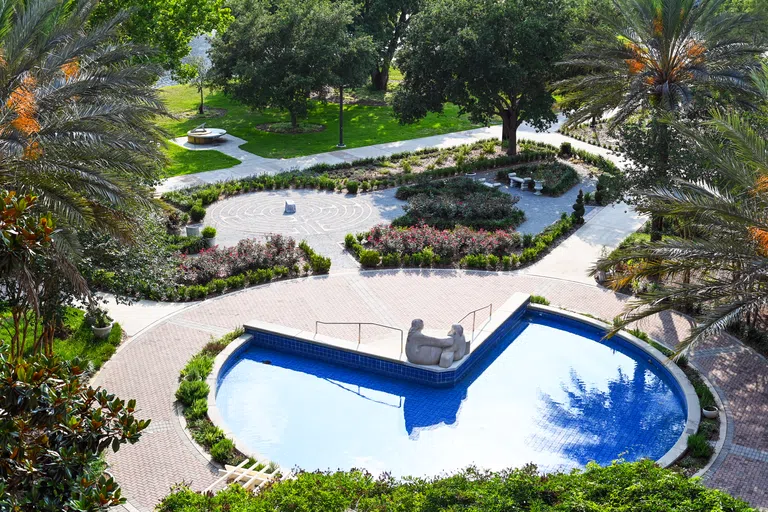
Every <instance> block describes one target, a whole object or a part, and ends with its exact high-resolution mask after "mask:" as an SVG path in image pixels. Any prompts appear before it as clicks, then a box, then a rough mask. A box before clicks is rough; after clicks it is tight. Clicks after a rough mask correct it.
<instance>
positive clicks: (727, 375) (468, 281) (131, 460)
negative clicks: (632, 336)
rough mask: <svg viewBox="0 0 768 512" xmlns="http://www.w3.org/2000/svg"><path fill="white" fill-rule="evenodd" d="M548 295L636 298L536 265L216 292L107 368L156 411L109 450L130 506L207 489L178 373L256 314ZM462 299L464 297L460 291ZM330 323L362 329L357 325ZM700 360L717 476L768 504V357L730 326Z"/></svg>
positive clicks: (437, 313)
mask: <svg viewBox="0 0 768 512" xmlns="http://www.w3.org/2000/svg"><path fill="white" fill-rule="evenodd" d="M516 291H520V292H527V293H536V294H539V295H544V296H546V297H547V298H548V299H549V300H550V301H552V304H553V305H555V306H560V307H564V308H567V309H571V310H574V311H577V312H583V313H589V314H591V315H594V316H596V317H599V318H603V319H611V318H613V317H614V316H616V315H617V314H619V313H620V312H621V310H622V307H623V306H624V304H625V301H626V298H625V297H623V296H620V295H617V294H615V293H613V292H611V291H608V290H605V289H602V288H599V287H597V286H595V285H593V284H586V283H577V282H573V281H566V280H561V279H556V278H552V277H543V276H539V275H534V274H531V273H529V274H525V273H522V272H515V273H490V272H464V271H452V270H439V271H438V270H435V271H372V272H353V273H347V274H337V275H335V276H323V277H312V278H304V279H297V280H292V281H283V282H278V283H272V284H268V285H264V286H260V287H257V288H252V289H249V290H244V291H241V292H238V293H234V294H230V295H225V296H222V297H219V298H217V299H213V300H208V301H205V302H202V303H199V304H197V305H195V306H192V307H189V308H187V309H184V310H182V311H180V312H178V313H176V314H175V315H173V316H171V317H170V318H167V319H165V320H164V321H162V322H161V323H159V324H156V325H154V326H152V327H150V328H149V329H147V330H145V331H144V332H142V333H140V334H139V335H138V336H136V337H134V338H133V339H131V340H130V341H129V342H128V343H127V344H125V345H124V346H122V347H121V349H120V350H119V351H118V353H117V354H115V356H113V358H112V359H111V360H110V361H109V362H108V363H107V364H106V365H105V366H104V368H103V369H102V371H101V372H100V373H99V375H98V377H97V384H98V385H102V386H104V387H106V388H107V389H109V390H110V392H114V393H116V394H117V395H118V396H121V397H126V398H128V397H131V398H136V399H137V402H138V407H139V409H140V410H139V413H138V415H139V416H140V417H146V418H152V424H151V427H150V429H149V431H148V432H146V433H145V434H144V436H143V437H142V439H141V441H140V442H139V443H137V444H136V445H133V446H126V447H124V448H123V449H121V450H120V451H119V452H118V453H116V454H111V455H110V456H109V462H110V464H111V469H112V472H113V473H114V475H115V476H116V478H117V479H118V481H119V482H120V483H121V485H122V486H123V489H124V492H125V495H126V496H128V498H129V499H130V504H131V507H130V508H131V509H134V508H135V509H138V510H151V509H152V508H153V507H154V505H155V504H156V503H157V502H158V500H160V499H161V498H162V497H163V496H165V495H166V494H167V493H168V491H169V490H170V487H171V486H172V485H173V484H175V483H178V482H181V481H184V482H187V483H190V484H191V485H192V487H193V488H195V489H203V488H205V487H206V486H208V485H209V484H210V483H212V482H213V480H214V473H215V467H214V466H213V465H212V464H210V463H209V462H208V461H206V460H205V459H204V458H203V457H202V455H201V454H200V453H199V452H198V451H197V450H196V449H195V447H193V446H192V444H191V443H190V441H189V440H188V438H187V436H186V435H185V433H184V432H183V430H182V428H181V425H180V419H179V416H178V415H177V413H176V410H175V404H174V396H173V394H174V391H175V389H176V387H177V384H178V382H177V377H178V372H179V371H180V369H181V368H182V367H183V366H184V364H185V363H186V361H187V360H188V359H189V357H190V356H191V355H192V354H193V353H195V352H196V351H197V350H199V349H200V348H201V347H202V346H203V345H204V344H205V343H206V342H207V341H208V340H209V339H210V338H211V337H212V336H218V335H221V334H224V333H225V332H228V331H231V330H232V329H234V328H236V327H238V326H240V325H242V324H243V323H244V322H247V321H248V320H251V319H259V320H263V321H268V322H274V323H278V324H282V325H286V326H290V327H296V328H300V329H305V330H311V329H313V328H314V321H315V320H316V319H323V320H350V319H354V320H356V321H371V322H380V323H384V324H388V325H408V323H409V322H410V320H411V319H412V318H413V317H414V316H419V317H422V318H423V319H424V320H425V322H426V323H427V325H446V324H448V323H451V322H453V321H454V320H455V319H456V318H460V317H461V316H462V315H463V314H464V313H466V311H468V310H471V309H474V308H476V307H479V306H482V305H485V304H488V303H489V302H492V303H493V304H500V303H501V302H503V301H504V300H505V299H506V298H507V297H508V296H509V295H510V294H511V293H512V292H516ZM449 298H460V300H449ZM689 326H690V323H689V321H688V320H687V319H686V318H684V317H683V316H681V315H677V314H671V313H667V314H663V315H660V316H658V317H655V318H652V319H648V320H646V321H644V322H642V324H641V325H640V327H641V328H642V329H643V330H645V331H646V332H648V333H649V334H650V335H652V336H653V337H655V338H656V339H658V340H659V341H661V342H663V343H665V344H667V345H669V346H673V345H674V344H675V343H676V342H677V341H678V340H679V339H681V338H682V337H684V336H685V334H686V332H687V330H688V328H689ZM328 334H330V335H334V336H337V337H341V338H347V339H354V337H355V336H356V334H355V333H353V332H344V331H343V330H336V331H334V330H329V332H328ZM693 361H694V362H695V364H697V365H698V366H699V367H700V368H702V370H703V371H704V372H705V373H706V375H707V376H708V377H709V378H710V380H711V381H712V382H713V383H714V384H715V385H716V386H717V387H718V388H719V390H720V394H721V396H722V398H723V400H724V402H725V404H726V406H727V408H728V409H729V411H730V414H729V418H730V419H731V420H732V421H731V423H732V428H730V429H729V438H730V439H728V440H727V442H726V447H725V449H724V450H723V452H722V453H721V456H720V458H719V460H718V461H717V462H716V463H715V464H714V466H713V468H712V469H711V471H710V473H709V474H708V476H707V482H708V483H709V484H711V485H713V486H715V487H720V488H723V489H725V490H727V491H729V492H732V493H734V494H736V495H739V496H741V497H743V498H745V499H747V500H750V501H751V502H752V503H753V504H755V505H762V506H768V491H767V490H766V489H768V428H767V427H766V424H765V421H764V419H765V417H766V413H767V412H768V395H767V394H766V391H767V390H768V364H767V363H766V361H765V360H764V359H762V358H761V357H760V356H757V355H756V354H755V353H754V352H752V351H751V350H748V349H745V348H744V347H743V346H742V345H741V344H740V343H738V342H737V341H736V340H734V339H732V338H730V337H723V338H722V339H719V340H713V341H711V342H709V343H705V344H704V345H702V346H700V347H699V348H698V350H697V354H696V355H695V356H694V358H693Z"/></svg>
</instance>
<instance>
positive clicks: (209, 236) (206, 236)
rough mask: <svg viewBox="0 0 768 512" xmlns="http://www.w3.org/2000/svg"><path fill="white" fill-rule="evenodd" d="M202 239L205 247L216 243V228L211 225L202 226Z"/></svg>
mask: <svg viewBox="0 0 768 512" xmlns="http://www.w3.org/2000/svg"><path fill="white" fill-rule="evenodd" d="M203 240H205V246H206V247H213V246H214V245H216V228H214V227H213V226H206V227H204V228H203Z"/></svg>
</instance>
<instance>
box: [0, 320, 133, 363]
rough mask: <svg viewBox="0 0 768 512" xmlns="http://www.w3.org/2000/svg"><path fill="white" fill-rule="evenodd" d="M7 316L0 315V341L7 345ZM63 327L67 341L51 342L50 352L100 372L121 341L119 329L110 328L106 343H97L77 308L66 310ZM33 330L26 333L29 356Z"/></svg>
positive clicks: (102, 340) (31, 328)
mask: <svg viewBox="0 0 768 512" xmlns="http://www.w3.org/2000/svg"><path fill="white" fill-rule="evenodd" d="M11 325H12V324H11V321H10V313H8V312H4V313H0V341H3V342H7V340H8V338H9V331H8V327H10V326H11ZM64 326H65V331H67V337H66V339H59V338H56V339H54V341H53V352H54V354H56V355H58V356H59V357H61V358H62V359H66V360H70V359H74V358H75V357H80V358H82V359H84V360H86V361H90V362H91V363H93V366H94V368H95V369H99V368H101V365H103V364H104V363H105V362H106V361H107V360H108V359H109V358H110V357H112V354H114V353H115V350H116V349H117V346H118V345H119V344H120V340H121V338H122V333H123V331H122V329H121V328H120V325H119V324H115V325H114V326H113V327H112V332H111V333H110V335H109V336H108V337H107V338H105V339H96V338H95V337H94V335H93V331H92V330H91V327H90V326H89V325H88V324H87V323H86V322H85V313H84V312H83V311H82V310H80V309H77V308H66V311H65V312H64ZM33 330H34V329H33V327H32V326H30V328H29V329H28V332H27V338H26V340H25V344H26V346H27V350H26V352H27V354H29V353H31V352H32V346H33V344H34V334H33Z"/></svg>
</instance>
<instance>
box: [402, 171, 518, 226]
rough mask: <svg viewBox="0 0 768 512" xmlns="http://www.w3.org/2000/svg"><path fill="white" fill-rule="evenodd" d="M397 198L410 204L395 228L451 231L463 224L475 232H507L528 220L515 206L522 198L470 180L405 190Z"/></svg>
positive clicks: (430, 183) (459, 179) (441, 181)
mask: <svg viewBox="0 0 768 512" xmlns="http://www.w3.org/2000/svg"><path fill="white" fill-rule="evenodd" d="M395 197H396V198H397V199H401V200H404V201H408V204H407V205H406V206H405V207H404V210H405V215H403V216H401V217H398V218H397V219H395V220H394V221H392V225H393V226H399V227H405V226H417V225H420V224H426V225H428V226H432V227H435V228H441V229H451V228H453V227H455V226H456V225H457V224H459V225H462V226H467V227H470V228H475V229H507V228H515V227H517V226H519V225H520V224H521V223H522V222H523V221H524V220H525V214H524V213H523V211H522V210H520V209H518V208H517V207H516V206H515V204H516V203H517V202H518V201H519V200H520V198H519V197H516V196H511V195H509V194H506V193H504V192H501V191H499V190H496V189H494V188H490V187H488V186H486V185H483V184H482V183H479V182H477V181H474V180H471V179H468V178H454V179H449V180H434V181H425V182H423V183H418V184H416V185H410V186H403V187H400V188H399V189H398V190H397V193H396V194H395Z"/></svg>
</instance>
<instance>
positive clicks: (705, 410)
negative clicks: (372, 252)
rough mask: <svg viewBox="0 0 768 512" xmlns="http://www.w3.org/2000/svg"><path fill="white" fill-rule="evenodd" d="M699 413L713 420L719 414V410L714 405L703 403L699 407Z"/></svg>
mask: <svg viewBox="0 0 768 512" xmlns="http://www.w3.org/2000/svg"><path fill="white" fill-rule="evenodd" d="M701 413H702V414H703V415H704V417H705V418H707V419H710V420H713V419H715V418H717V415H718V414H720V410H719V409H718V408H717V406H715V405H705V406H704V407H702V408H701Z"/></svg>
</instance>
